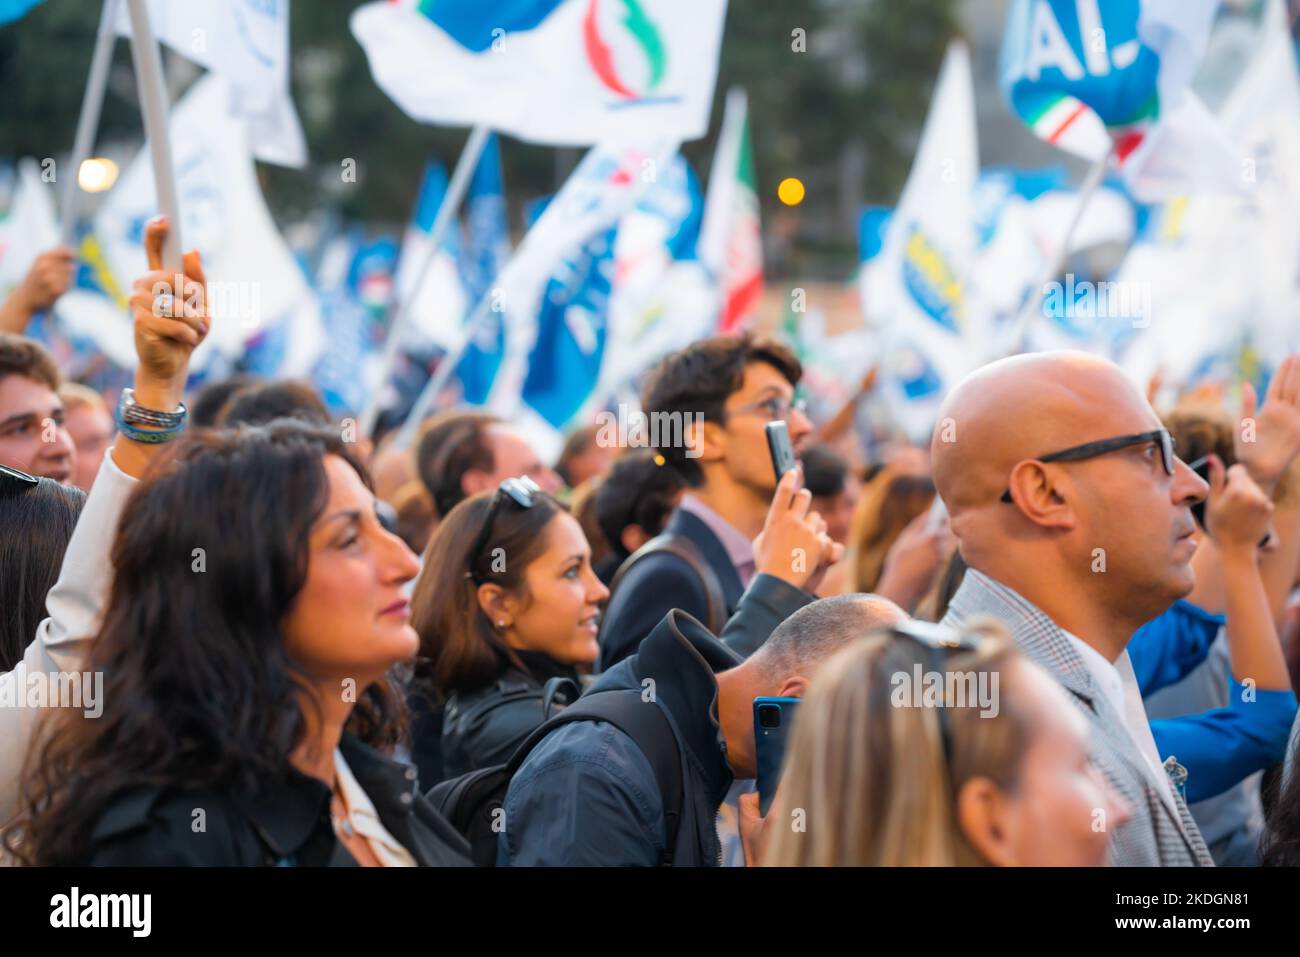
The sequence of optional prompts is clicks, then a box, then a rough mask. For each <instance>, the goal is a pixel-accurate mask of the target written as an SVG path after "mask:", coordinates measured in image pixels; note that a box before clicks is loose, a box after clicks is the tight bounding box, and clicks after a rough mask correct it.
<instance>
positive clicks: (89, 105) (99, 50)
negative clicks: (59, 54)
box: [59, 0, 120, 246]
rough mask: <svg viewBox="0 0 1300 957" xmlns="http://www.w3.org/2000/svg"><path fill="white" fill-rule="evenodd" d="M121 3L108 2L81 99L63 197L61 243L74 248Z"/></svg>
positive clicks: (61, 203)
mask: <svg viewBox="0 0 1300 957" xmlns="http://www.w3.org/2000/svg"><path fill="white" fill-rule="evenodd" d="M119 3H120V0H104V8H103V10H102V11H101V12H100V15H99V32H98V33H97V34H96V35H95V52H94V53H93V54H92V55H91V57H90V73H89V75H88V76H87V77H86V91H85V93H83V94H82V97H81V116H80V117H79V118H78V119H77V136H76V139H74V140H73V144H72V156H71V157H70V160H71V166H72V175H71V176H68V175H66V174H65V176H64V181H63V194H62V196H60V197H59V244H60V245H62V246H71V245H72V242H73V240H74V239H75V238H76V228H75V227H76V222H75V219H76V215H77V190H78V185H77V178H78V176H79V174H80V173H81V164H82V163H83V162H85V160H86V157H88V156H89V155H90V151H91V149H93V148H94V146H95V133H96V132H98V130H99V111H100V108H101V107H102V106H103V105H104V91H105V89H107V87H108V68H109V66H110V65H111V64H112V62H113V44H114V43H115V42H116V40H117V37H116V36H115V31H114V29H113V28H114V25H115V24H116V23H117V10H118V5H119Z"/></svg>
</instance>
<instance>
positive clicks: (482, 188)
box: [456, 133, 510, 405]
mask: <svg viewBox="0 0 1300 957" xmlns="http://www.w3.org/2000/svg"><path fill="white" fill-rule="evenodd" d="M465 209H466V218H467V223H466V229H465V244H464V247H463V251H462V253H461V260H460V275H461V281H462V282H463V283H464V286H465V292H466V294H467V295H466V298H467V301H468V302H469V303H470V306H469V308H470V309H473V308H474V306H476V305H477V304H478V302H479V300H481V299H482V298H483V297H484V296H486V295H488V294H489V293H490V292H491V289H492V283H493V282H495V281H496V278H497V276H498V275H500V273H501V270H503V269H504V268H505V265H506V263H507V262H508V261H509V259H510V232H509V229H508V228H507V225H506V196H505V186H504V183H503V180H502V176H501V149H500V146H499V144H498V143H497V137H496V134H495V133H494V134H493V135H492V136H491V137H490V138H489V139H488V142H487V144H486V145H485V146H484V147H483V156H482V157H481V158H480V159H479V161H478V168H477V169H475V170H474V178H473V179H472V180H470V184H469V196H468V198H467V199H466V203H465ZM505 335H506V332H505V323H503V322H502V321H501V314H500V312H495V311H493V312H489V313H487V314H486V315H485V317H484V320H483V323H482V326H481V328H480V329H479V330H478V331H477V332H476V334H475V335H474V337H473V338H472V339H471V340H470V342H469V344H468V345H467V346H466V348H465V352H464V354H463V355H462V356H461V359H460V364H459V365H458V366H457V367H456V375H457V377H458V378H459V379H460V382H461V387H462V389H463V395H464V399H465V401H466V402H468V403H471V404H473V405H482V404H484V403H485V402H487V398H488V394H489V393H490V392H491V391H492V383H493V382H494V381H495V380H496V375H497V371H498V370H499V369H500V368H501V360H502V356H503V354H504V350H505Z"/></svg>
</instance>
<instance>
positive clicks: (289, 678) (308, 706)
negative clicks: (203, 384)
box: [14, 420, 462, 865]
mask: <svg viewBox="0 0 1300 957" xmlns="http://www.w3.org/2000/svg"><path fill="white" fill-rule="evenodd" d="M113 569H114V574H113V584H112V588H111V590H110V593H109V601H108V607H107V610H106V612H105V616H104V623H103V626H102V628H101V629H100V632H99V634H98V636H97V638H96V641H95V644H94V646H93V650H92V653H91V661H90V667H91V668H92V669H94V670H98V671H102V672H103V674H104V676H105V678H104V682H105V684H104V694H103V701H104V712H103V715H102V716H100V717H99V718H97V719H94V718H86V717H84V716H83V715H82V713H80V712H77V711H72V712H66V713H62V714H60V715H58V717H56V718H55V719H54V720H53V721H52V722H51V727H49V728H48V729H46V731H47V733H48V737H44V736H42V737H43V742H42V745H41V746H40V747H39V748H36V749H34V750H33V751H32V752H31V753H30V754H29V764H28V767H27V770H26V774H25V793H24V801H23V807H24V810H25V811H26V814H25V815H24V816H23V817H20V819H19V825H18V830H19V840H20V843H19V845H18V846H17V847H16V848H15V849H14V850H15V851H16V853H17V855H18V856H19V857H20V858H24V859H26V860H29V861H31V862H33V863H38V864H79V863H90V864H139V863H149V864H163V863H166V864H209V865H234V864H259V863H264V864H271V863H276V864H285V863H293V864H330V863H351V862H355V863H358V864H370V865H380V864H384V865H401V864H406V865H412V864H434V863H454V862H457V860H458V857H459V852H460V850H461V849H462V848H461V845H460V842H459V839H458V836H457V835H456V834H455V833H454V832H453V831H452V830H451V829H450V827H449V826H448V825H447V824H446V823H445V822H444V821H442V820H441V819H440V818H439V817H438V816H437V815H436V814H435V813H434V812H433V811H432V810H431V809H430V808H429V807H428V806H427V805H425V804H424V802H423V799H422V798H421V797H419V795H418V794H417V793H416V789H415V783H414V774H413V772H411V773H408V772H407V771H406V769H405V768H404V767H403V766H402V765H400V764H397V763H396V762H394V761H393V760H391V759H390V758H388V757H386V756H385V755H384V753H383V752H384V751H385V750H387V749H389V748H391V747H392V746H393V745H394V744H395V743H396V742H397V740H398V738H399V737H400V733H401V717H402V708H401V698H400V695H399V694H398V693H397V691H396V687H395V685H394V683H393V681H392V680H391V679H390V672H391V670H392V668H393V666H394V665H395V664H397V663H399V662H402V661H406V660H408V659H410V658H412V657H413V656H414V655H415V652H416V649H417V647H418V644H419V639H418V638H417V636H416V633H415V630H414V629H413V628H412V627H411V625H410V602H409V600H408V599H407V598H406V597H405V596H404V595H403V593H402V589H403V586H404V585H405V584H406V583H407V582H409V581H410V580H411V579H412V578H414V577H415V574H416V572H417V570H418V568H417V563H416V559H415V556H414V555H413V554H412V553H411V552H410V550H409V549H408V548H407V547H406V546H405V545H404V544H403V543H402V541H401V540H400V539H399V538H397V537H396V536H395V535H392V534H390V533H389V532H387V531H385V530H384V529H383V527H382V526H381V525H380V524H379V521H378V518H377V517H376V513H375V500H374V497H373V495H372V494H371V493H370V491H369V489H368V487H367V481H366V479H365V478H364V468H363V466H361V464H360V463H359V462H358V461H357V460H356V459H355V458H354V457H353V454H352V452H351V450H350V449H349V448H348V446H347V445H346V444H345V443H343V442H342V440H341V439H339V438H338V437H337V436H336V435H334V434H333V433H331V432H329V431H328V430H324V429H320V428H318V427H315V426H309V425H305V424H300V423H295V422H290V421H287V420H282V421H280V422H277V423H272V424H271V425H269V426H267V427H264V428H252V429H246V430H241V431H213V432H207V433H196V434H195V435H193V436H191V437H189V438H187V439H182V440H181V441H179V442H178V443H177V444H176V446H175V447H174V448H173V449H171V450H170V452H169V454H167V455H165V456H164V457H163V458H162V459H161V460H160V461H159V462H158V463H157V464H156V465H155V466H154V468H153V469H152V470H151V472H150V474H149V475H148V476H147V477H146V478H145V480H144V481H143V482H142V483H141V484H140V486H139V487H138V489H137V490H136V492H135V493H134V494H133V495H132V497H131V500H130V501H129V502H128V503H127V506H126V509H125V511H124V512H123V515H122V521H121V524H120V526H119V529H118V535H117V539H116V542H115V544H114V547H113ZM327 811H328V814H327V813H326V812H327Z"/></svg>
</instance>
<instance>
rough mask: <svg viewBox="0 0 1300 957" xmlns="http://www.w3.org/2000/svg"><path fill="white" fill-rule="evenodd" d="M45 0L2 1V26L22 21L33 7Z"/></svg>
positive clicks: (0, 5)
mask: <svg viewBox="0 0 1300 957" xmlns="http://www.w3.org/2000/svg"><path fill="white" fill-rule="evenodd" d="M43 2H44V0H0V24H5V23H12V22H13V21H15V20H20V19H22V17H23V16H24V15H25V14H26V13H27V11H28V10H30V9H32V7H35V6H38V5H39V4H41V3H43Z"/></svg>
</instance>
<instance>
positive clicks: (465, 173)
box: [358, 124, 492, 435]
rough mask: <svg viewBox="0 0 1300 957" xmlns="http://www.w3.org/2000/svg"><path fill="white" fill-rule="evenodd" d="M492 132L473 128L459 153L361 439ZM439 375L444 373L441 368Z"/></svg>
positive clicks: (399, 313) (393, 327)
mask: <svg viewBox="0 0 1300 957" xmlns="http://www.w3.org/2000/svg"><path fill="white" fill-rule="evenodd" d="M491 132H492V131H491V130H490V129H489V128H488V127H486V126H483V125H481V124H480V125H479V126H476V127H474V129H473V131H471V133H470V134H469V139H468V140H466V142H465V148H464V149H463V150H461V152H460V159H458V160H457V161H456V169H455V170H454V171H453V172H452V174H451V182H449V183H448V184H447V192H446V193H445V194H443V197H442V205H441V206H439V207H438V215H437V217H436V218H435V219H434V221H433V227H432V228H431V229H430V230H429V248H428V250H427V251H426V252H425V255H424V262H422V263H421V264H420V269H419V271H418V272H417V273H416V276H415V283H414V285H412V286H411V291H410V294H409V295H408V296H407V297H406V298H405V299H404V300H402V301H401V302H399V303H398V305H397V310H396V312H395V313H394V314H393V321H392V323H391V324H390V325H389V328H388V339H387V340H386V341H385V342H384V355H383V360H382V362H381V363H380V379H379V381H378V382H377V383H376V385H375V391H374V393H373V394H372V395H371V396H370V398H369V399H368V400H367V402H366V407H365V409H364V410H363V411H362V413H361V419H360V421H359V423H358V431H359V432H360V433H361V434H362V435H369V434H370V433H371V432H372V431H374V427H375V420H376V419H378V418H379V405H380V402H381V401H382V399H383V395H384V388H385V386H386V385H387V384H388V377H389V375H391V374H392V371H393V365H394V363H395V362H396V361H397V350H398V348H399V347H400V346H401V343H402V334H403V333H404V332H405V331H406V327H407V325H408V323H409V322H410V316H411V306H412V303H413V302H414V301H415V299H416V298H417V297H418V296H419V294H420V287H421V286H423V285H424V280H425V278H426V277H427V276H428V274H429V269H430V268H431V267H432V266H433V261H434V259H435V258H436V257H437V255H438V250H439V249H440V248H441V246H442V240H443V237H444V236H446V235H447V230H448V228H449V227H450V226H451V224H452V223H453V222H455V220H456V213H457V211H458V210H459V209H460V203H461V200H462V199H464V197H465V192H466V190H468V189H469V181H470V178H471V177H472V176H473V175H474V170H475V169H476V168H477V167H478V161H479V157H481V156H482V155H483V147H484V146H486V145H487V140H488V135H489V134H490V133H491ZM462 351H463V349H462ZM438 371H439V372H441V371H442V369H441V367H440V368H439V369H438ZM435 378H437V376H435ZM443 378H444V379H445V378H446V377H445V376H444V377H443Z"/></svg>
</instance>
